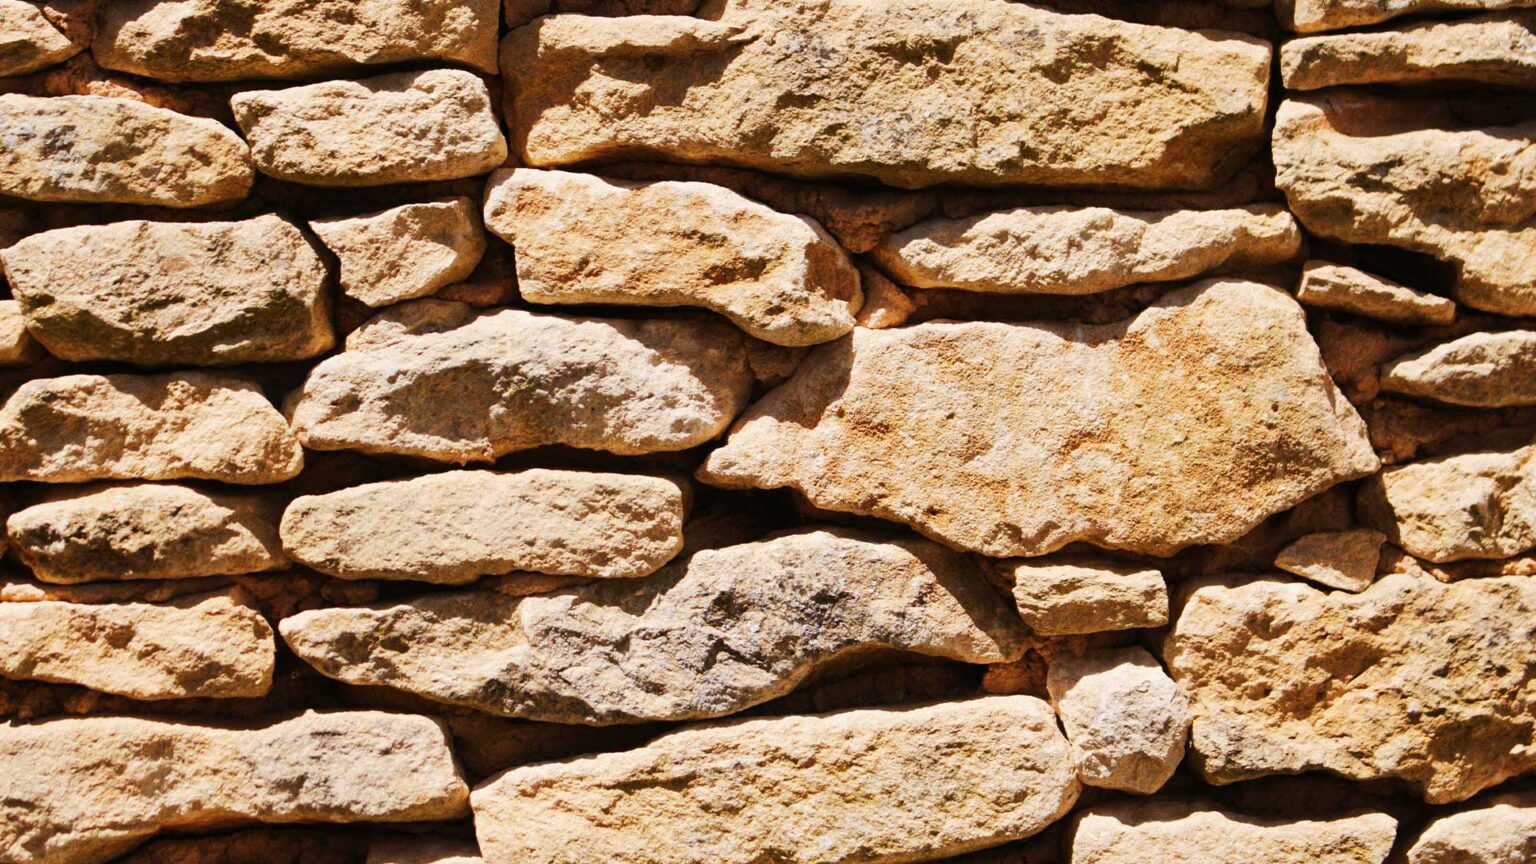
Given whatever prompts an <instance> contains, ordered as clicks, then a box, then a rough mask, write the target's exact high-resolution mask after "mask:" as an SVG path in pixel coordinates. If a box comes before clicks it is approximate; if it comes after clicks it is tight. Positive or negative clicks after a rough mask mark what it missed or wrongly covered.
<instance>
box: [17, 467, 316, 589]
mask: <svg viewBox="0 0 1536 864" xmlns="http://www.w3.org/2000/svg"><path fill="white" fill-rule="evenodd" d="M277 516H278V513H277V507H276V506H275V505H274V504H273V503H271V502H269V501H267V500H266V499H265V498H263V497H259V496H255V495H250V494H242V493H227V492H208V491H204V490H202V489H194V488H192V487H190V486H181V485H176V484H170V483H137V484H132V485H114V486H105V487H85V488H79V489H74V488H71V489H65V490H62V491H61V492H59V493H56V494H54V495H51V496H49V497H48V498H47V499H45V500H44V501H43V502H42V503H40V504H35V505H33V506H31V507H28V508H26V509H24V510H20V511H17V512H16V513H13V514H11V517H10V519H8V520H7V521H6V523H5V530H6V534H7V536H9V538H10V542H11V547H12V548H13V549H15V550H16V557H17V558H19V559H20V560H21V562H22V563H23V564H26V565H27V566H28V567H30V568H31V569H32V575H33V576H35V577H37V578H38V579H40V580H42V581H44V582H53V583H62V584H70V583H76V582H95V581H100V580H118V579H191V578H196V577H199V576H220V575H231V576H233V575H239V574H242V573H255V572H259V571H263V570H276V569H279V568H281V567H283V566H285V565H286V564H287V563H288V557H287V556H286V555H284V554H283V550H282V546H281V544H280V543H279V542H278V533H277Z"/></svg>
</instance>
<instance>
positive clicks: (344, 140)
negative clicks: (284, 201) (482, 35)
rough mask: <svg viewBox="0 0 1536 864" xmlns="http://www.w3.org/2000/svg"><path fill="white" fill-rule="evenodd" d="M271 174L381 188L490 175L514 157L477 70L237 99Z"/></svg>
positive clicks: (255, 149)
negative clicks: (510, 152)
mask: <svg viewBox="0 0 1536 864" xmlns="http://www.w3.org/2000/svg"><path fill="white" fill-rule="evenodd" d="M229 107H230V108H231V109H232V110H233V111H234V113H235V122H236V123H238V124H240V131H241V132H243V133H244V134H245V137H246V140H248V141H250V142H251V157H252V159H254V160H255V163H256V168H257V169H258V170H260V171H261V173H263V174H267V175H270V176H272V177H276V178H278V179H280V180H288V181H291V182H294V183H306V184H309V185H312V186H381V185H385V184H389V183H404V182H407V181H411V182H418V183H420V182H428V181H432V180H452V179H455V178H458V177H469V176H471V175H474V174H483V173H485V172H486V171H489V170H491V169H492V168H495V167H496V166H498V165H500V164H501V163H502V162H503V161H505V160H506V158H507V142H506V140H505V139H504V138H503V137H502V135H501V127H500V126H498V125H497V123H496V115H495V114H494V113H492V111H491V94H490V91H489V90H487V89H486V86H485V83H484V82H483V81H481V80H480V79H479V78H477V77H475V76H474V75H472V74H470V73H468V72H462V71H459V70H455V69H431V70H427V71H424V72H394V73H390V74H387V75H376V76H374V77H372V78H363V79H360V80H357V81H326V82H322V83H319V84H308V85H304V86H301V87H289V88H287V89H285V90H247V91H245V92H243V93H238V94H236V95H235V96H233V97H232V98H231V99H230V100H229Z"/></svg>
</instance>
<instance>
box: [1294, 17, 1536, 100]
mask: <svg viewBox="0 0 1536 864" xmlns="http://www.w3.org/2000/svg"><path fill="white" fill-rule="evenodd" d="M1280 75H1281V77H1282V78H1283V80H1284V81H1285V86H1286V87H1287V88H1288V89H1291V90H1319V89H1322V88H1324V87H1337V86H1339V85H1341V84H1418V83H1427V82H1437V81H1466V82H1477V83H1480V84H1496V85H1504V86H1510V87H1529V86H1531V85H1533V84H1536V12H1504V13H1498V14H1494V15H1480V16H1477V17H1475V18H1459V19H1453V20H1449V21H1424V22H1420V23H1417V24H1409V25H1406V26H1404V27H1401V28H1398V29H1395V30H1384V31H1380V32H1374V33H1341V34H1334V35H1328V36H1311V37H1307V38H1304V39H1292V40H1291V41H1289V42H1287V43H1285V45H1284V46H1282V47H1281V49H1280Z"/></svg>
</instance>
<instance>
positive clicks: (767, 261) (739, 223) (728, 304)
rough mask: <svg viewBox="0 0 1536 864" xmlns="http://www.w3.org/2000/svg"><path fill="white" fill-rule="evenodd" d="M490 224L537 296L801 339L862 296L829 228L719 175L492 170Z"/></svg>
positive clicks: (840, 329)
mask: <svg viewBox="0 0 1536 864" xmlns="http://www.w3.org/2000/svg"><path fill="white" fill-rule="evenodd" d="M485 224H486V227H488V228H490V229H491V231H493V232H495V233H496V235H497V236H498V237H500V238H501V239H503V240H505V241H507V242H508V243H511V244H512V245H513V247H514V248H516V250H517V287H518V291H519V292H521V294H522V296H523V299H524V300H527V301H529V302H532V303H616V304H621V305H637V306H702V307H704V308H705V309H709V310H710V311H713V312H718V313H720V314H721V315H724V316H725V317H727V318H729V319H730V320H731V322H732V323H733V324H735V325H736V326H738V327H740V328H741V329H743V330H745V331H746V332H747V333H749V334H751V335H753V336H756V337H757V338H759V339H764V340H766V341H768V342H773V343H775V344H779V345H791V346H798V345H814V344H816V343H818V342H826V341H829V340H832V339H836V338H837V337H839V336H841V335H843V334H844V333H847V332H848V331H849V330H852V329H853V324H854V314H855V313H856V312H858V310H859V307H860V305H861V304H862V302H863V295H862V294H861V293H860V290H859V274H858V271H857V270H855V269H854V267H853V264H852V262H850V261H849V260H848V256H847V255H846V254H845V253H844V252H843V250H842V249H841V248H840V247H839V246H838V245H837V241H835V240H833V239H832V237H831V236H830V235H828V234H827V232H826V231H824V230H822V228H821V226H820V225H817V224H816V223H815V222H813V221H811V220H810V219H807V218H806V217H804V216H791V215H788V214H785V213H778V212H775V211H774V210H771V209H769V208H768V207H766V206H764V205H762V204H759V203H757V202H756V201H753V200H751V199H749V198H746V197H743V196H742V195H739V194H737V193H735V192H732V191H731V190H729V189H726V188H725V187H723V186H715V185H713V184H709V183H689V182H676V181H665V180H663V181H657V182H644V181H631V180H610V179H606V178H602V177H597V176H593V175H590V174H575V173H571V172H567V171H540V170H537V169H532V168H514V169H511V170H507V171H498V172H497V173H495V174H493V175H491V180H490V185H489V186H488V188H487V192H486V201H485Z"/></svg>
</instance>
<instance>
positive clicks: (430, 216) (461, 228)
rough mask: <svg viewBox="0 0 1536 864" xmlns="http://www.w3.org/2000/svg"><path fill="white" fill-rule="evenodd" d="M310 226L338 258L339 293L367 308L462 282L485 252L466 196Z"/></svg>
mask: <svg viewBox="0 0 1536 864" xmlns="http://www.w3.org/2000/svg"><path fill="white" fill-rule="evenodd" d="M309 227H310V228H311V229H313V230H314V232H315V234H316V235H317V236H319V238H320V242H322V243H324V244H325V246H326V248H327V249H330V250H331V252H332V253H334V254H335V255H336V257H337V259H339V260H340V262H341V275H340V282H341V290H343V291H345V292H346V293H347V294H348V295H349V296H352V297H356V298H357V299H358V300H361V301H363V302H364V303H366V304H368V305H369V306H387V305H389V304H391V303H399V302H400V301H402V300H411V299H414V298H416V297H424V296H426V295H428V294H431V293H433V292H434V291H436V290H438V289H439V288H444V287H446V286H448V285H451V284H453V283H455V282H462V281H463V280H465V279H467V278H469V276H470V274H471V273H473V272H474V270H475V266H476V265H478V264H479V263H480V258H481V256H483V255H484V254H485V232H484V231H483V230H481V228H480V218H479V216H478V215H477V214H476V213H475V205H474V202H472V201H470V200H469V199H468V198H447V199H442V200H438V201H423V202H420V203H417V204H404V205H401V206H399V207H391V208H389V209H388V210H381V211H379V212H377V213H364V214H362V215H360V216H350V217H345V218H338V219H317V220H315V221H313V222H311V223H309Z"/></svg>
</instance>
